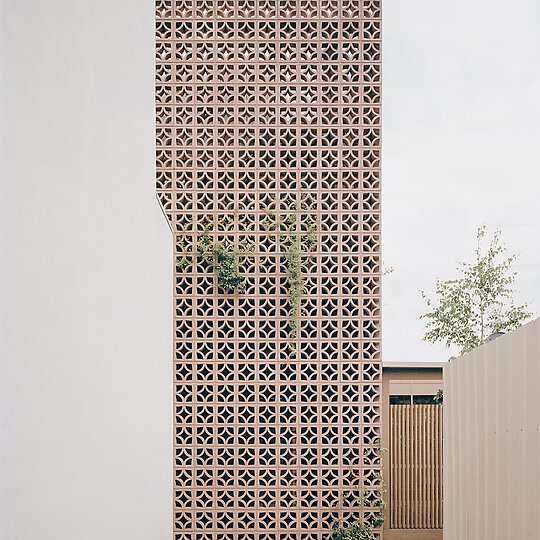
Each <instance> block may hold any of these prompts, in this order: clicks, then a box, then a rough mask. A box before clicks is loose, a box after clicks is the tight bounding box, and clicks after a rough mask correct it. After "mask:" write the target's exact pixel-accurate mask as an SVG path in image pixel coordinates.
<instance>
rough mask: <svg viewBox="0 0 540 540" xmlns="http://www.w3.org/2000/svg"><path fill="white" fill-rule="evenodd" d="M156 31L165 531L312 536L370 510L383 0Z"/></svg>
mask: <svg viewBox="0 0 540 540" xmlns="http://www.w3.org/2000/svg"><path fill="white" fill-rule="evenodd" d="M156 24H157V26H156V48H157V56H156V112H157V126H156V130H157V150H156V152H157V194H158V199H159V201H160V204H161V206H162V208H163V211H164V213H165V215H166V217H167V220H168V222H169V224H170V227H171V229H172V231H173V234H174V236H175V239H176V242H175V257H176V258H177V259H176V266H175V273H174V302H175V315H174V325H175V328H174V331H175V343H174V354H175V358H174V463H175V464H174V520H175V522H174V538H175V540H218V539H221V540H226V539H231V540H232V539H244V540H288V539H290V540H299V539H306V540H307V539H317V540H321V539H323V538H325V537H326V536H327V535H328V532H329V531H330V528H331V526H332V522H333V521H334V519H336V518H343V519H344V520H345V521H346V520H347V519H352V516H354V515H357V514H358V512H362V513H364V514H366V513H367V514H369V513H376V512H377V511H378V510H379V508H378V506H377V504H378V503H377V501H378V500H379V497H380V479H379V473H380V470H381V463H380V453H379V452H378V448H379V445H380V435H381V358H380V350H381V335H380V332H381V331H380V317H381V285H380V281H381V261H380V193H381V192H380V188H381V186H380V145H381V128H380V118H381V8H380V2H379V1H376V0H365V1H363V0H159V1H158V2H157V11H156ZM351 494H353V496H351Z"/></svg>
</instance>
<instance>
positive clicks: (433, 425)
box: [388, 404, 442, 529]
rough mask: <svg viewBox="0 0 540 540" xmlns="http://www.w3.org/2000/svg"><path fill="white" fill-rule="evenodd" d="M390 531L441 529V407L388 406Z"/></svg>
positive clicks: (423, 405) (426, 405) (427, 405)
mask: <svg viewBox="0 0 540 540" xmlns="http://www.w3.org/2000/svg"><path fill="white" fill-rule="evenodd" d="M389 453H390V455H389V457H390V478H389V482H388V494H389V499H390V501H389V502H390V504H389V512H388V513H389V516H388V517H389V519H390V528H391V529H441V528H442V405H440V404H439V405H436V404H434V405H431V404H422V405H390V445H389Z"/></svg>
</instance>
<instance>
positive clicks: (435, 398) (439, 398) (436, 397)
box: [433, 389, 443, 403]
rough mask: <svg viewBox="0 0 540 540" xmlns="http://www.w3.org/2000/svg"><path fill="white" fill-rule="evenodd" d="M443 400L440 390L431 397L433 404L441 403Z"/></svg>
mask: <svg viewBox="0 0 540 540" xmlns="http://www.w3.org/2000/svg"><path fill="white" fill-rule="evenodd" d="M442 400H443V391H442V390H441V389H439V390H437V393H436V394H435V395H434V396H433V401H434V402H435V403H442Z"/></svg>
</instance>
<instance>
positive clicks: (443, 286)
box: [421, 226, 531, 354]
mask: <svg viewBox="0 0 540 540" xmlns="http://www.w3.org/2000/svg"><path fill="white" fill-rule="evenodd" d="M485 236H486V228H485V226H482V227H479V228H478V230H477V235H476V237H477V248H476V258H475V261H474V263H472V264H470V263H463V262H462V263H460V264H459V266H458V270H459V271H460V274H461V276H460V277H459V278H458V279H453V280H449V281H441V280H439V279H438V280H437V282H436V286H435V300H431V299H430V298H428V296H427V295H426V293H425V292H423V291H422V297H423V298H424V299H425V301H426V303H427V306H428V308H430V309H431V311H428V312H427V313H426V314H424V315H422V317H421V318H424V319H427V322H426V333H425V335H424V341H429V342H431V343H435V342H437V341H443V342H444V343H445V344H446V346H447V347H450V346H452V345H457V346H458V347H460V349H461V351H460V354H463V353H466V352H467V351H470V350H471V349H474V348H475V347H477V346H478V345H481V344H482V343H485V341H486V340H487V338H488V337H489V336H490V335H491V334H492V333H493V332H500V331H511V330H515V329H516V328H518V327H519V326H521V324H522V323H523V322H525V320H526V319H528V318H529V317H530V316H531V313H529V312H528V311H527V306H526V304H523V305H515V303H514V299H513V297H514V295H515V291H514V290H513V287H512V286H513V283H514V280H515V277H516V273H515V272H513V271H512V264H513V262H514V260H515V258H516V256H515V255H510V256H506V255H505V252H506V248H505V247H504V246H503V245H502V244H501V238H500V236H501V233H500V231H495V233H494V234H493V237H492V238H491V241H490V243H489V245H488V246H487V248H484V246H483V242H482V241H483V239H484V237H485Z"/></svg>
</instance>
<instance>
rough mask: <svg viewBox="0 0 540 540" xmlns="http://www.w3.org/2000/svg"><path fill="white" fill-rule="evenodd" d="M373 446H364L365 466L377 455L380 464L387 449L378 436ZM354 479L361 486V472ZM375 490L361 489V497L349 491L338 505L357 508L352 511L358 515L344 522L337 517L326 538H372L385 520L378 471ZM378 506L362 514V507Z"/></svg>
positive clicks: (382, 493)
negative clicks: (371, 512) (374, 510)
mask: <svg viewBox="0 0 540 540" xmlns="http://www.w3.org/2000/svg"><path fill="white" fill-rule="evenodd" d="M375 445H376V446H375V448H372V449H370V448H364V465H365V466H366V467H369V466H371V464H372V458H373V457H374V456H376V457H377V461H376V463H378V464H379V465H380V464H381V458H382V455H383V454H384V453H385V452H386V451H387V449H386V448H384V447H383V444H382V441H381V439H380V438H377V439H376V440H375ZM355 476H356V479H357V481H358V483H359V487H361V481H362V480H361V479H362V476H361V472H360V471H359V472H358V473H357V474H356V475H355ZM373 479H374V480H375V482H374V485H375V487H376V489H375V491H374V492H372V493H371V495H370V492H369V491H368V490H366V489H362V494H363V497H362V498H361V499H353V500H352V501H350V502H348V500H349V499H351V496H352V494H351V493H349V494H348V495H346V496H345V498H344V500H343V501H342V502H341V503H340V504H339V506H345V505H346V506H348V508H349V509H350V510H353V511H354V508H355V507H356V508H358V509H359V511H358V512H354V514H356V515H357V516H358V517H356V518H355V519H353V520H352V521H350V522H344V521H343V520H342V519H338V520H336V521H335V522H334V524H333V525H332V531H331V532H330V534H329V535H328V537H327V540H374V538H375V536H374V530H375V529H377V528H378V527H380V526H381V525H382V524H383V523H384V520H385V510H386V502H385V501H384V494H385V493H386V490H385V487H384V482H383V479H382V476H381V473H380V472H375V473H374V478H373ZM369 506H371V507H373V506H375V507H378V508H379V510H378V511H377V512H376V513H375V514H371V515H369V516H367V517H365V516H364V512H363V508H365V507H369Z"/></svg>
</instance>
